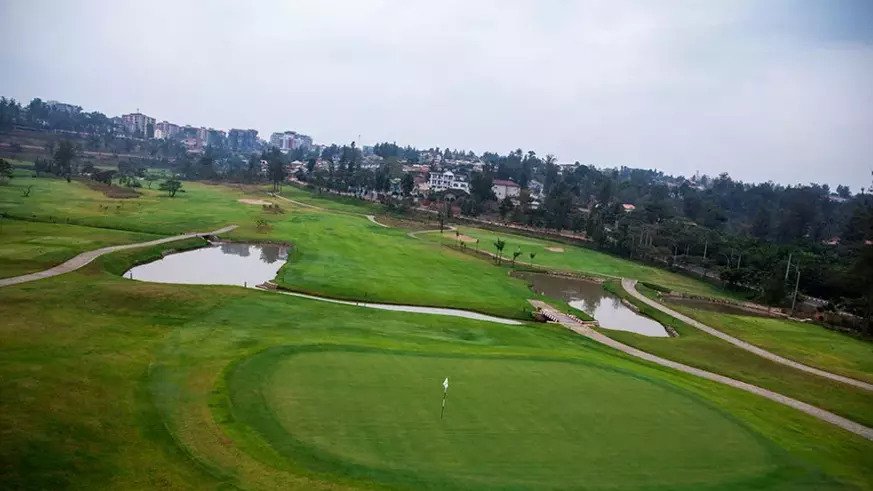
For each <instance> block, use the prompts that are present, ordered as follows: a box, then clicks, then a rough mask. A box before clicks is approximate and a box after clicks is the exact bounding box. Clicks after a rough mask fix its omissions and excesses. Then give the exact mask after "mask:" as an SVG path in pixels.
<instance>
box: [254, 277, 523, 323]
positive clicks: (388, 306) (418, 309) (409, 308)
mask: <svg viewBox="0 0 873 491" xmlns="http://www.w3.org/2000/svg"><path fill="white" fill-rule="evenodd" d="M253 288H260V286H257V287H253ZM263 289H264V290H266V291H270V292H275V293H281V294H282V295H291V296H293V297H300V298H308V299H310V300H318V301H319V302H330V303H338V304H341V305H354V306H355V307H366V308H368V309H379V310H391V311H394V312H411V313H413V314H433V315H445V316H449V317H463V318H465V319H475V320H480V321H487V322H496V323H498V324H507V325H512V326H520V325H521V324H522V322H521V321H518V320H515V319H508V318H505V317H496V316H493V315H487V314H480V313H479V312H473V311H471V310H461V309H449V308H444V307H422V306H419V305H405V304H393V303H375V302H354V301H349V300H339V299H336V298H330V297H321V296H318V295H310V294H308V293H298V292H292V291H289V290H278V289H273V288H263Z"/></svg>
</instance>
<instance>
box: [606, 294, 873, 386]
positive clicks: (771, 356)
mask: <svg viewBox="0 0 873 491" xmlns="http://www.w3.org/2000/svg"><path fill="white" fill-rule="evenodd" d="M636 284H637V281H636V280H630V279H627V278H622V280H621V286H622V288H624V289H625V291H627V292H628V293H629V294H630V295H631V296H632V297H634V298H636V299H637V300H639V301H640V302H643V303H644V304H646V305H648V306H650V307H653V308H655V309H658V310H660V311H661V312H663V313H665V314H667V315H669V316H672V317H675V318H676V319H679V320H680V321H682V322H684V323H686V324H688V325H690V326H692V327H695V328H697V329H700V330H701V331H703V332H705V333H707V334H711V335H713V336H715V337H717V338H719V339H723V340H725V341H727V342H728V343H731V344H732V345H734V346H736V347H737V348H740V349H744V350H746V351H748V352H750V353H754V354H756V355H758V356H760V357H762V358H766V359H768V360H770V361H774V362H776V363H780V364H782V365H785V366H789V367H791V368H795V369H797V370H801V371H804V372H806V373H811V374H813V375H818V376H819V377H824V378H827V379H830V380H834V381H837V382H842V383H844V384H848V385H852V386H854V387H858V388H860V389H864V390H869V391H873V384H870V383H867V382H863V381H861V380H856V379H853V378H849V377H844V376H842V375H837V374H835V373H831V372H826V371H824V370H821V369H818V368H814V367H811V366H809V365H804V364H803V363H798V362H796V361H794V360H789V359H788V358H785V357H782V356H779V355H777V354H776V353H773V352H770V351H767V350H765V349H762V348H759V347H757V346H755V345H753V344H750V343H747V342H745V341H743V340H742V339H738V338H735V337H733V336H731V335H730V334H726V333H724V332H721V331H719V330H718V329H715V328H712V327H709V326H707V325H706V324H703V323H702V322H699V321H696V320H694V319H692V318H690V317H688V316H686V315H683V314H680V313H679V312H676V311H675V310H673V309H671V308H670V307H667V306H666V305H664V304H662V303H660V302H656V301H654V300H652V299H651V298H649V297H647V296H645V295H643V294H642V293H640V292H639V291H637V288H636Z"/></svg>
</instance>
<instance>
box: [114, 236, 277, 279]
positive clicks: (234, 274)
mask: <svg viewBox="0 0 873 491" xmlns="http://www.w3.org/2000/svg"><path fill="white" fill-rule="evenodd" d="M287 259H288V247H286V246H280V245H275V244H240V243H233V242H220V243H211V244H210V245H209V246H207V247H202V248H200V249H194V250H190V251H185V252H179V253H175V254H168V255H166V256H164V257H163V258H161V259H159V260H157V261H153V262H150V263H147V264H142V265H139V266H136V267H134V268H132V269H130V270H129V271H127V272H126V273H124V276H125V277H128V278H132V279H134V280H141V281H151V282H155V283H180V284H186V285H238V286H250V287H251V286H255V285H259V284H261V283H264V282H265V281H269V280H272V279H273V278H275V277H276V273H278V272H279V268H281V267H282V265H283V264H285V261H286V260H287Z"/></svg>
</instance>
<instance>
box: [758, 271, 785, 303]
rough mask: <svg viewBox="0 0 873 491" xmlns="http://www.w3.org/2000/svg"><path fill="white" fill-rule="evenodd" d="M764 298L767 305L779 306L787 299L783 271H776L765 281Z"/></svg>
mask: <svg viewBox="0 0 873 491" xmlns="http://www.w3.org/2000/svg"><path fill="white" fill-rule="evenodd" d="M762 286H763V300H764V303H766V304H767V305H770V306H773V307H778V306H779V304H781V303H782V301H783V300H785V278H784V277H783V276H782V271H781V270H780V271H776V272H775V273H774V274H772V275H770V278H768V279H767V281H765V282H764V284H763V285H762Z"/></svg>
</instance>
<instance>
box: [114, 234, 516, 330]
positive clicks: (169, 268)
mask: <svg viewBox="0 0 873 491" xmlns="http://www.w3.org/2000/svg"><path fill="white" fill-rule="evenodd" d="M287 260H288V247H286V246H279V245H274V244H242V243H233V242H220V243H210V244H209V246H207V247H203V248H200V249H193V250H190V251H184V252H177V253H175V254H168V255H166V256H164V257H163V258H161V259H158V260H157V261H153V262H150V263H147V264H142V265H140V266H136V267H134V268H131V269H130V270H128V271H127V272H125V273H124V276H125V277H127V278H131V279H133V280H140V281H150V282H154V283H176V284H184V285H231V286H246V287H248V288H254V287H256V286H257V285H260V284H262V283H265V282H267V281H270V280H272V279H273V278H275V277H276V274H277V273H278V272H279V268H281V267H282V265H284V264H285V262H286V261H287ZM277 293H281V294H284V295H291V296H295V297H301V298H308V299H311V300H318V301H321V302H331V303H336V304H342V305H353V306H356V307H366V308H371V309H379V310H392V311H396V312H412V313H417V314H435V315H448V316H452V317H464V318H466V319H475V320H482V321H488V322H496V323H499V324H511V325H519V324H521V322H519V321H517V320H515V319H504V318H501V317H494V316H491V315H486V314H480V313H478V312H470V311H467V310H460V309H449V308H439V307H420V306H417V305H393V304H381V303H370V302H350V301H345V300H336V299H332V298H326V297H319V296H315V295H306V294H303V293H296V292H291V291H281V290H280V291H277Z"/></svg>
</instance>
